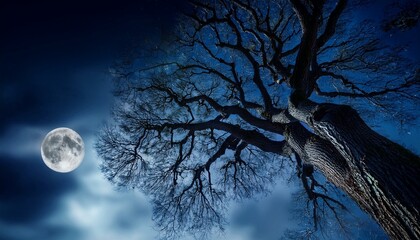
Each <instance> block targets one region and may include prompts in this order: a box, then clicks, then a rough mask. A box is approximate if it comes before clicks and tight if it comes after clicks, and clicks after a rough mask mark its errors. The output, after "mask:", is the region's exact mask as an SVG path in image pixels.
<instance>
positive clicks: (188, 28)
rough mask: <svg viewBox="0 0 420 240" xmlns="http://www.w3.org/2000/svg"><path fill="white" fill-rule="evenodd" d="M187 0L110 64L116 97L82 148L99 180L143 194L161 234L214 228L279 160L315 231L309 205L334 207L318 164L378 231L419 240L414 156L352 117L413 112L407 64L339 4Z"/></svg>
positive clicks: (260, 185) (413, 72) (404, 116)
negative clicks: (165, 29)
mask: <svg viewBox="0 0 420 240" xmlns="http://www.w3.org/2000/svg"><path fill="white" fill-rule="evenodd" d="M189 2H190V6H189V8H188V9H186V11H185V12H184V13H183V15H182V16H180V19H179V24H178V25H177V28H176V30H175V31H174V34H173V35H172V36H169V37H167V38H166V39H165V40H164V41H162V42H160V43H149V45H148V46H147V47H145V48H143V49H140V50H139V51H134V50H133V51H132V52H131V53H130V54H128V55H127V56H126V57H125V58H122V59H121V60H119V61H117V63H116V65H115V66H114V67H113V68H112V70H111V73H112V75H113V76H114V78H115V84H116V88H115V95H116V96H117V99H118V101H117V105H116V107H115V109H114V112H113V123H112V124H110V125H108V126H106V127H104V129H103V130H102V131H101V134H100V136H99V137H98V141H97V144H96V148H97V152H98V154H99V156H100V157H101V158H102V159H103V162H102V170H103V172H104V174H105V175H106V177H107V178H108V179H109V180H110V181H111V182H113V183H114V184H116V185H118V186H120V187H132V188H136V189H140V190H141V191H143V192H145V193H146V194H147V195H148V196H149V198H150V199H151V201H152V203H153V206H154V218H155V221H156V223H157V225H158V226H159V227H160V228H161V230H162V231H164V232H165V233H168V234H172V233H175V232H178V231H190V232H194V231H204V230H211V229H212V228H213V227H214V226H221V227H222V226H223V225H224V223H225V218H224V214H223V213H224V212H225V211H226V209H227V207H228V204H227V203H228V202H229V200H232V199H238V198H239V199H241V198H249V197H252V196H254V195H255V194H258V193H261V192H264V191H266V190H267V189H268V188H269V187H270V183H272V182H273V181H274V180H275V178H276V176H278V175H281V174H284V173H285V172H287V171H285V170H287V169H290V167H287V166H288V165H287V164H288V163H292V164H294V165H295V167H296V171H297V172H296V173H297V176H298V177H299V178H300V179H301V182H302V186H303V188H304V189H305V191H306V193H307V196H308V199H309V200H310V202H311V203H312V208H313V216H314V218H313V220H314V222H315V226H316V224H317V219H318V218H317V214H318V213H317V209H318V207H319V203H320V202H322V203H324V204H325V205H326V206H327V208H329V209H330V210H331V211H335V209H336V208H345V206H344V205H343V204H342V203H341V202H339V201H338V200H336V199H334V198H333V197H331V196H329V195H328V194H327V192H326V188H325V187H324V186H323V185H321V184H319V183H318V181H317V180H316V179H315V177H314V174H313V173H314V171H319V172H320V173H321V174H323V175H324V176H325V177H326V178H327V179H328V180H329V181H330V182H331V183H333V184H334V185H335V186H336V187H338V188H340V189H342V190H343V191H344V192H346V193H347V194H348V195H349V196H350V198H352V199H353V200H354V201H355V202H356V203H358V204H359V206H360V207H361V208H362V209H364V210H365V211H366V212H368V213H369V214H371V215H372V217H373V218H374V219H376V220H377V221H378V223H379V224H380V225H381V226H382V227H383V228H384V230H385V231H386V232H387V233H388V234H389V235H390V236H391V237H393V238H399V237H401V238H406V237H407V238H413V239H415V238H416V237H419V236H420V227H419V206H420V202H419V199H420V196H419V194H420V193H419V191H418V189H419V188H418V186H419V183H417V182H416V180H418V179H416V176H419V175H416V174H418V173H419V172H420V170H419V169H420V167H419V166H420V160H419V158H418V157H417V156H416V155H414V154H413V153H411V152H409V151H408V150H406V149H404V148H403V147H401V146H399V145H398V144H396V143H393V142H391V141H390V140H388V139H386V138H384V137H382V136H380V135H379V134H377V133H376V132H374V131H373V130H372V129H371V128H370V127H368V126H367V125H366V124H365V122H364V121H363V120H362V118H360V116H359V114H358V113H357V112H356V111H355V109H358V110H359V111H361V112H365V113H367V112H375V111H381V112H383V113H388V114H389V115H390V116H392V117H393V118H394V119H398V120H399V121H401V122H404V121H408V120H410V119H411V120H412V119H415V118H416V117H417V113H416V112H414V111H413V110H415V109H416V104H419V97H418V95H417V94H418V91H419V90H420V82H419V76H420V75H419V69H418V65H417V64H416V63H415V62H411V61H410V60H408V59H406V58H405V57H404V56H403V55H402V54H401V53H402V51H401V48H398V47H390V46H386V45H384V44H383V43H382V42H381V40H380V39H379V38H378V37H377V36H376V35H375V31H374V28H375V26H374V25H372V24H370V23H369V22H365V21H362V20H358V19H354V18H355V16H354V15H352V12H353V11H354V8H355V7H356V6H355V5H351V4H349V3H347V1H346V0H338V1H312V0H308V1H302V0H290V1H283V0H277V1H276V0H266V1H256V0H255V1H253V0H231V1H228V0H216V1H194V0H191V1H189ZM342 104H350V105H351V106H352V107H350V106H349V105H342ZM286 165H287V166H286ZM385 175H387V176H385ZM402 186H403V187H402ZM416 190H417V191H416ZM407 194H408V195H407ZM378 209H382V210H378ZM389 209H394V210H389ZM384 214H388V215H389V216H385V215H384ZM394 225H396V226H394ZM401 229H403V232H402V233H401ZM398 235H399V236H398Z"/></svg>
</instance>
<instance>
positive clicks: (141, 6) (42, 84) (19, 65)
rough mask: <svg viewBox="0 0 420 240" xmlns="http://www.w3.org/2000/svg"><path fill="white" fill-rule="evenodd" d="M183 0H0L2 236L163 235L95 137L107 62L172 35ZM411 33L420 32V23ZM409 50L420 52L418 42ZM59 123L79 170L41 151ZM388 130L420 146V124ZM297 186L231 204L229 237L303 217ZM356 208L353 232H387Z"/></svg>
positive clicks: (105, 101) (272, 234)
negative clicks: (104, 159) (106, 162)
mask: <svg viewBox="0 0 420 240" xmlns="http://www.w3.org/2000/svg"><path fill="white" fill-rule="evenodd" d="M183 7H185V3H183V2H179V1H170V0H166V1H165V0H156V1H151V0H143V1H136V2H135V1H132V2H128V1H127V2H123V1H80V0H76V1H68V0H65V1H26V2H25V1H8V2H6V1H2V2H1V3H0V36H1V37H0V116H1V117H0V239H98V240H99V239H102V240H104V239H145V240H148V239H153V238H154V237H155V236H156V231H155V230H154V229H153V222H152V221H151V214H152V213H151V208H150V205H149V203H148V202H147V198H146V197H145V196H143V195H142V194H140V193H138V192H121V191H116V190H115V189H114V188H113V187H112V186H111V185H110V184H109V183H108V182H107V181H106V180H105V179H104V178H103V176H102V174H101V173H100V171H99V161H100V160H99V159H98V158H97V156H96V154H95V152H94V150H93V142H94V140H95V134H96V132H97V131H98V130H99V128H100V127H101V125H102V124H103V123H104V122H105V121H107V119H109V113H110V111H111V107H112V101H113V97H112V94H111V91H112V83H111V80H110V75H109V74H108V72H107V71H108V68H109V66H110V65H111V64H112V62H113V61H114V60H115V59H117V58H118V55H119V54H120V53H122V52H124V50H126V49H127V48H130V46H132V45H133V44H136V45H138V44H141V42H142V41H145V40H146V39H152V40H153V41H159V39H160V38H164V37H165V36H166V35H167V34H170V32H171V30H172V29H173V27H174V26H175V25H174V24H176V14H177V13H178V12H179V10H180V9H182V8H183ZM359 14H370V15H372V16H375V14H376V15H377V16H381V14H382V13H381V11H380V10H378V11H376V12H375V11H369V12H368V11H366V12H360V13H359ZM413 31H415V33H416V34H415V35H413ZM404 34H405V35H400V36H411V37H413V36H414V40H415V39H417V42H418V40H419V37H418V27H417V29H415V30H412V31H411V33H404ZM409 34H411V35H409ZM386 40H388V41H391V42H392V41H394V42H395V41H398V40H395V39H386ZM414 42H415V41H414ZM410 51H411V52H410V54H412V55H413V56H418V55H419V54H420V53H419V48H418V47H417V48H415V47H412V48H411V49H410ZM417 60H418V58H417ZM57 127H69V128H72V129H74V130H75V131H77V132H78V133H79V134H80V135H81V136H82V137H83V139H84V141H85V144H86V155H85V160H84V162H83V163H82V165H81V166H80V167H79V169H77V170H76V171H74V172H72V173H68V174H60V173H56V172H53V171H51V170H49V169H48V168H47V167H46V166H45V165H44V164H43V162H42V160H41V156H40V144H41V142H42V139H43V137H44V136H45V135H46V134H47V133H48V132H49V131H50V130H52V129H54V128H57ZM383 131H385V134H387V136H388V137H391V138H393V139H394V140H397V141H399V142H403V143H404V144H406V145H407V146H409V147H410V148H411V149H412V150H414V151H417V153H418V149H419V145H418V144H417V142H416V141H415V139H416V138H419V137H420V136H419V132H418V131H412V132H410V133H407V132H405V133H399V132H397V131H394V130H392V129H388V128H387V129H383ZM279 182H282V180H279ZM295 188H296V186H294V185H293V184H292V185H290V186H286V185H284V184H280V185H279V186H277V187H276V188H274V190H273V195H272V196H271V197H268V198H263V199H260V200H259V202H258V203H257V202H252V201H250V202H245V203H242V204H237V205H232V213H231V214H230V215H231V222H232V225H231V226H230V227H228V233H227V235H226V236H225V237H226V238H227V239H244V240H246V239H263V240H264V239H277V238H278V237H279V236H280V235H281V233H282V231H283V230H284V229H285V228H286V227H293V226H294V225H297V222H294V221H289V215H288V214H289V213H287V208H288V204H290V201H291V199H290V198H291V196H290V193H291V192H292V191H294V190H295ZM357 214H360V219H361V220H360V222H361V223H364V224H365V225H364V226H363V227H362V228H360V229H358V228H355V229H352V232H353V234H354V236H356V237H360V238H366V237H367V236H371V237H372V236H374V237H375V236H376V237H378V238H381V237H383V235H382V234H383V233H382V232H381V230H380V229H378V227H377V226H376V225H375V224H374V223H373V222H372V221H369V219H367V217H366V216H365V215H363V214H361V213H357ZM366 229H367V230H366ZM370 234H373V235H370ZM215 238H216V237H215Z"/></svg>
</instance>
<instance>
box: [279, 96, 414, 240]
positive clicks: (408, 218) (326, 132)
mask: <svg viewBox="0 0 420 240" xmlns="http://www.w3.org/2000/svg"><path fill="white" fill-rule="evenodd" d="M299 105H302V108H301V109H302V111H299V109H300V106H299ZM299 105H298V106H295V107H293V106H292V109H293V108H294V110H292V111H291V113H292V115H294V116H295V117H297V118H302V117H303V116H304V115H305V113H306V117H304V119H301V120H305V122H307V123H308V124H309V125H310V126H311V128H312V129H313V130H314V132H315V134H312V133H310V132H309V131H307V130H306V129H304V128H303V127H302V126H301V125H300V124H293V125H290V127H289V128H288V129H287V131H286V133H287V134H286V139H287V141H288V143H289V144H290V145H291V146H292V148H293V149H294V150H295V151H296V152H297V153H298V154H299V155H301V156H304V159H306V161H307V162H308V163H310V164H312V165H314V166H315V167H316V168H317V169H318V170H319V171H321V172H322V173H323V174H324V175H325V176H326V177H327V179H328V180H329V181H331V182H332V183H333V184H335V185H336V186H337V187H339V188H341V189H342V190H343V191H345V192H346V193H347V194H348V195H349V196H350V197H351V198H352V199H353V200H354V201H356V202H357V203H358V204H359V206H360V207H361V208H362V209H364V210H365V211H366V212H368V213H369V214H370V215H371V216H372V217H373V218H374V219H375V220H377V222H378V223H379V224H380V225H381V226H382V228H383V229H384V230H385V231H386V232H387V233H388V235H389V236H390V237H391V238H393V239H420V225H419V222H420V217H419V216H420V215H419V211H420V191H419V189H420V183H419V176H420V159H419V157H417V156H416V155H414V154H413V153H411V152H409V151H408V150H406V149H404V148H403V147H401V146H400V145H398V144H396V143H394V142H392V141H390V140H388V139H386V138H385V137H383V136H381V135H379V134H378V133H376V132H375V131H373V130H372V129H370V128H369V127H368V126H367V125H366V124H365V123H364V121H363V120H362V119H361V118H360V117H359V115H358V114H357V112H356V111H355V110H353V109H352V108H351V107H349V106H344V105H333V104H323V105H315V104H314V103H311V102H309V101H307V102H306V103H302V104H299ZM308 106H312V107H308Z"/></svg>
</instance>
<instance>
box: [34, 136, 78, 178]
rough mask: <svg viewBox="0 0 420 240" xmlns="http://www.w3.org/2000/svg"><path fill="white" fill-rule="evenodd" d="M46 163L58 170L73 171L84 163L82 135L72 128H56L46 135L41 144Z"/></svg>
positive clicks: (63, 171) (43, 158)
mask: <svg viewBox="0 0 420 240" xmlns="http://www.w3.org/2000/svg"><path fill="white" fill-rule="evenodd" d="M41 156H42V160H43V161H44V163H45V165H47V166H48V167H49V168H51V169H52V170H54V171H56V172H61V173H65V172H71V171H73V170H74V169H76V168H77V167H78V166H79V165H80V163H82V161H83V158H84V156H85V144H84V143H83V139H82V137H80V135H79V134H78V133H77V132H75V131H73V130H72V129H70V128H56V129H54V130H52V131H51V132H49V133H48V134H47V136H45V138H44V141H43V142H42V145H41Z"/></svg>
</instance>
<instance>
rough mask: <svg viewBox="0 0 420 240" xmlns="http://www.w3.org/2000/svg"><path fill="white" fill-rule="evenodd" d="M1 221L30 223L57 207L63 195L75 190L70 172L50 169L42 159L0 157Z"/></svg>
mask: <svg viewBox="0 0 420 240" xmlns="http://www.w3.org/2000/svg"><path fill="white" fill-rule="evenodd" d="M0 169H1V175H0V212H1V215H0V220H1V221H3V222H9V223H19V224H20V223H24V224H31V223H33V222H36V221H38V220H39V219H42V218H43V217H45V216H47V215H49V214H51V213H52V212H54V211H55V210H56V209H57V206H58V202H59V200H60V198H61V197H62V196H63V195H64V194H65V193H66V192H69V191H71V190H72V189H75V188H76V187H77V183H76V181H75V179H74V177H73V176H71V175H61V174H58V173H55V172H51V171H50V170H49V169H48V168H47V167H46V166H44V164H43V163H42V161H41V160H40V159H36V158H30V159H26V160H25V161H23V160H21V159H17V158H13V157H5V156H1V159H0Z"/></svg>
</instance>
